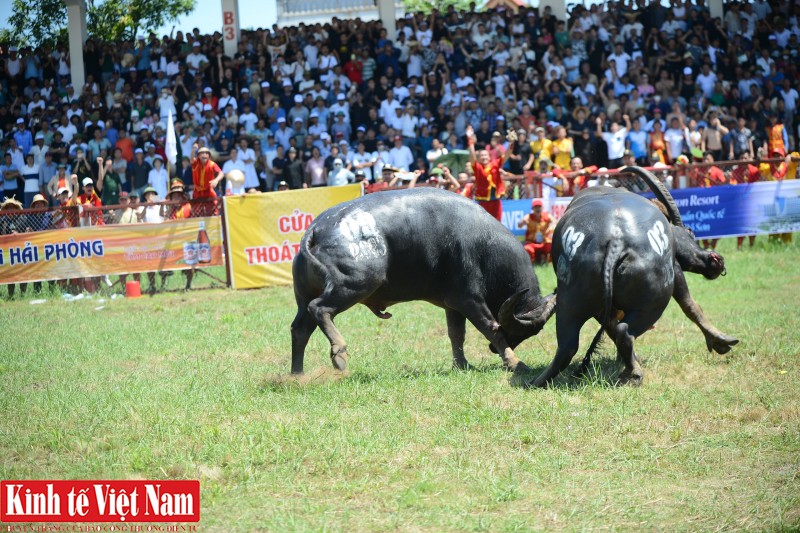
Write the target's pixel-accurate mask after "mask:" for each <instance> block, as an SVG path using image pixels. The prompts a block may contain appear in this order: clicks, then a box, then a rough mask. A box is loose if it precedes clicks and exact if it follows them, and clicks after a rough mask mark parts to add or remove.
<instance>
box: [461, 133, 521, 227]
mask: <svg viewBox="0 0 800 533" xmlns="http://www.w3.org/2000/svg"><path fill="white" fill-rule="evenodd" d="M506 138H507V139H508V142H509V147H508V150H506V151H505V152H503V155H502V156H501V157H499V158H498V159H496V160H495V161H492V160H491V157H490V155H489V151H488V150H486V148H485V147H484V148H483V149H481V150H479V151H477V152H476V150H475V141H476V137H475V130H474V129H473V128H472V126H468V127H467V144H468V145H469V162H470V164H471V165H472V172H473V174H474V175H475V200H477V202H478V205H480V206H481V207H483V208H484V209H485V210H486V211H487V212H488V213H489V214H490V215H492V216H493V217H494V218H496V219H497V220H501V219H502V218H503V204H501V203H500V198H502V196H503V195H504V194H505V192H506V185H505V183H503V179H502V178H501V177H500V169H501V168H502V167H503V164H504V163H505V161H506V157H508V154H509V152H511V151H513V148H514V143H515V142H516V141H517V133H516V132H515V131H513V130H509V132H508V135H507V136H506Z"/></svg>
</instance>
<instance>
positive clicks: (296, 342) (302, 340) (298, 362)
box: [292, 303, 317, 374]
mask: <svg viewBox="0 0 800 533" xmlns="http://www.w3.org/2000/svg"><path fill="white" fill-rule="evenodd" d="M315 329H317V322H316V320H314V317H313V316H312V315H311V313H310V312H309V311H308V306H306V305H304V304H302V303H298V308H297V315H295V317H294V320H293V321H292V374H302V373H303V359H304V358H305V353H306V346H307V345H308V339H310V338H311V334H312V333H314V330H315Z"/></svg>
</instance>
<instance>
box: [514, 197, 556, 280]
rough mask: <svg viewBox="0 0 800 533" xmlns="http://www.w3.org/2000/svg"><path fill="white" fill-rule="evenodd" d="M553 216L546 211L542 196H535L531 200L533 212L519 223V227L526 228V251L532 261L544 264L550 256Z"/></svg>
mask: <svg viewBox="0 0 800 533" xmlns="http://www.w3.org/2000/svg"><path fill="white" fill-rule="evenodd" d="M552 226H553V217H551V216H550V214H549V213H547V212H546V211H544V202H543V201H542V199H541V198H534V200H533V201H532V202H531V212H530V213H529V214H527V215H525V216H524V217H522V220H520V221H519V223H517V228H526V230H525V251H526V252H528V256H530V258H531V262H532V263H534V264H537V265H543V264H545V263H546V262H547V260H548V258H549V257H550V248H551V246H552V242H553V228H552Z"/></svg>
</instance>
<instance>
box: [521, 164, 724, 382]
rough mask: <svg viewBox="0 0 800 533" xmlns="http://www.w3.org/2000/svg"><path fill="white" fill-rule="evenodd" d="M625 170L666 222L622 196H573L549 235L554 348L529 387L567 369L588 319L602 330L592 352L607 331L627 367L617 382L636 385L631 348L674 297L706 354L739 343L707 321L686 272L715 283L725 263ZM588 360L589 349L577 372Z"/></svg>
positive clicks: (599, 191) (646, 205) (669, 202)
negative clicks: (555, 280) (554, 297)
mask: <svg viewBox="0 0 800 533" xmlns="http://www.w3.org/2000/svg"><path fill="white" fill-rule="evenodd" d="M627 170H628V171H630V172H633V173H635V174H636V175H638V176H639V177H641V178H642V179H643V180H644V181H645V182H646V183H647V184H648V185H649V186H650V189H651V190H652V191H653V193H654V194H655V196H656V198H657V199H658V200H659V201H660V202H661V203H662V204H663V206H664V207H665V212H666V213H667V217H665V216H664V214H663V213H662V212H661V210H660V209H659V208H658V207H657V206H656V204H654V203H653V202H651V201H649V200H647V199H645V198H643V197H641V196H639V195H637V194H634V193H631V192H629V191H627V190H624V189H613V188H608V187H594V188H590V189H585V190H583V191H581V192H579V193H578V194H577V195H575V198H574V199H573V200H572V202H571V203H570V205H569V207H568V208H567V209H566V211H565V212H564V216H563V217H562V218H561V220H559V222H558V225H557V226H556V229H555V232H554V234H553V248H552V257H553V266H554V268H555V271H556V276H557V278H558V287H557V291H558V313H557V316H556V332H557V337H558V349H557V351H556V355H555V358H554V359H553V362H552V363H551V364H550V366H548V367H547V368H546V369H545V370H544V371H543V372H542V373H541V374H540V375H539V376H538V377H537V378H536V379H535V380H534V381H533V383H532V384H533V385H534V386H539V387H541V386H546V385H547V384H548V383H549V382H550V381H551V380H552V379H553V378H554V377H555V376H556V375H558V373H559V372H561V371H562V370H563V369H564V368H566V367H567V365H569V363H570V361H571V360H572V358H573V356H574V355H575V353H576V352H577V350H578V339H579V334H580V330H581V327H582V326H583V324H584V323H585V322H586V321H587V320H589V319H590V318H594V319H596V320H597V321H598V322H600V325H601V329H600V331H599V332H598V335H597V337H595V341H594V342H593V343H592V344H593V346H595V345H596V343H597V341H599V340H600V337H601V336H602V332H603V331H605V332H606V333H607V334H608V335H609V337H611V339H612V340H613V341H614V344H615V345H616V348H617V354H618V356H619V358H620V359H621V360H622V361H623V363H624V364H625V370H624V371H623V372H622V374H621V375H620V381H621V382H623V383H630V384H634V385H638V384H640V383H641V381H642V369H641V366H640V365H639V361H638V360H637V358H636V354H635V353H634V349H633V341H634V339H635V338H636V337H638V336H639V335H641V334H643V333H644V332H645V331H647V330H648V329H649V328H650V327H651V326H652V325H653V324H655V323H656V321H657V320H658V319H659V317H661V314H662V313H663V312H664V309H666V307H667V304H668V303H669V300H670V298H673V297H674V298H675V299H676V300H677V301H678V303H679V304H680V306H681V309H682V310H683V311H684V313H685V314H686V316H688V317H689V318H690V319H691V320H692V321H693V322H694V323H695V324H697V325H698V326H699V327H700V329H701V331H702V332H703V334H704V335H705V337H706V345H707V346H708V348H709V350H711V349H713V350H715V351H717V352H720V353H725V352H727V351H728V350H730V347H731V346H733V345H734V344H736V343H737V342H738V340H737V339H735V338H733V337H730V336H727V335H725V334H723V333H721V332H720V331H719V330H717V329H716V328H715V327H714V326H713V325H711V323H710V322H708V320H707V319H706V318H705V316H704V315H703V312H702V310H701V309H700V306H698V305H697V304H696V303H695V302H694V300H692V297H691V295H690V294H689V288H688V286H687V284H686V279H685V277H684V272H693V273H697V274H702V275H703V276H705V277H706V278H708V279H715V278H717V277H718V276H720V275H721V274H724V272H725V262H724V260H723V258H722V256H720V255H719V254H718V253H716V252H711V251H706V250H703V249H702V248H700V247H699V246H698V244H697V243H696V242H695V240H694V235H692V233H691V231H690V230H689V229H687V228H686V227H684V226H683V224H682V222H681V217H680V213H679V212H678V208H677V206H676V205H675V202H674V200H673V199H672V196H671V195H670V194H669V191H667V189H666V188H665V187H664V186H663V185H662V184H661V183H660V182H659V181H658V180H657V179H656V177H655V176H653V175H652V174H651V173H650V172H648V171H646V170H644V169H641V168H638V167H628V168H627ZM590 356H591V349H590V351H589V353H587V357H586V359H585V360H584V365H583V369H582V370H585V368H586V366H587V365H588V361H589V357H590Z"/></svg>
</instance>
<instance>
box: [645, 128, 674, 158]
mask: <svg viewBox="0 0 800 533" xmlns="http://www.w3.org/2000/svg"><path fill="white" fill-rule="evenodd" d="M648 148H649V149H650V153H651V154H658V161H659V162H660V163H666V162H667V143H666V142H665V141H664V134H663V133H662V132H658V133H655V132H653V133H651V134H650V146H649V147H648ZM676 157H677V156H676Z"/></svg>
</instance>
